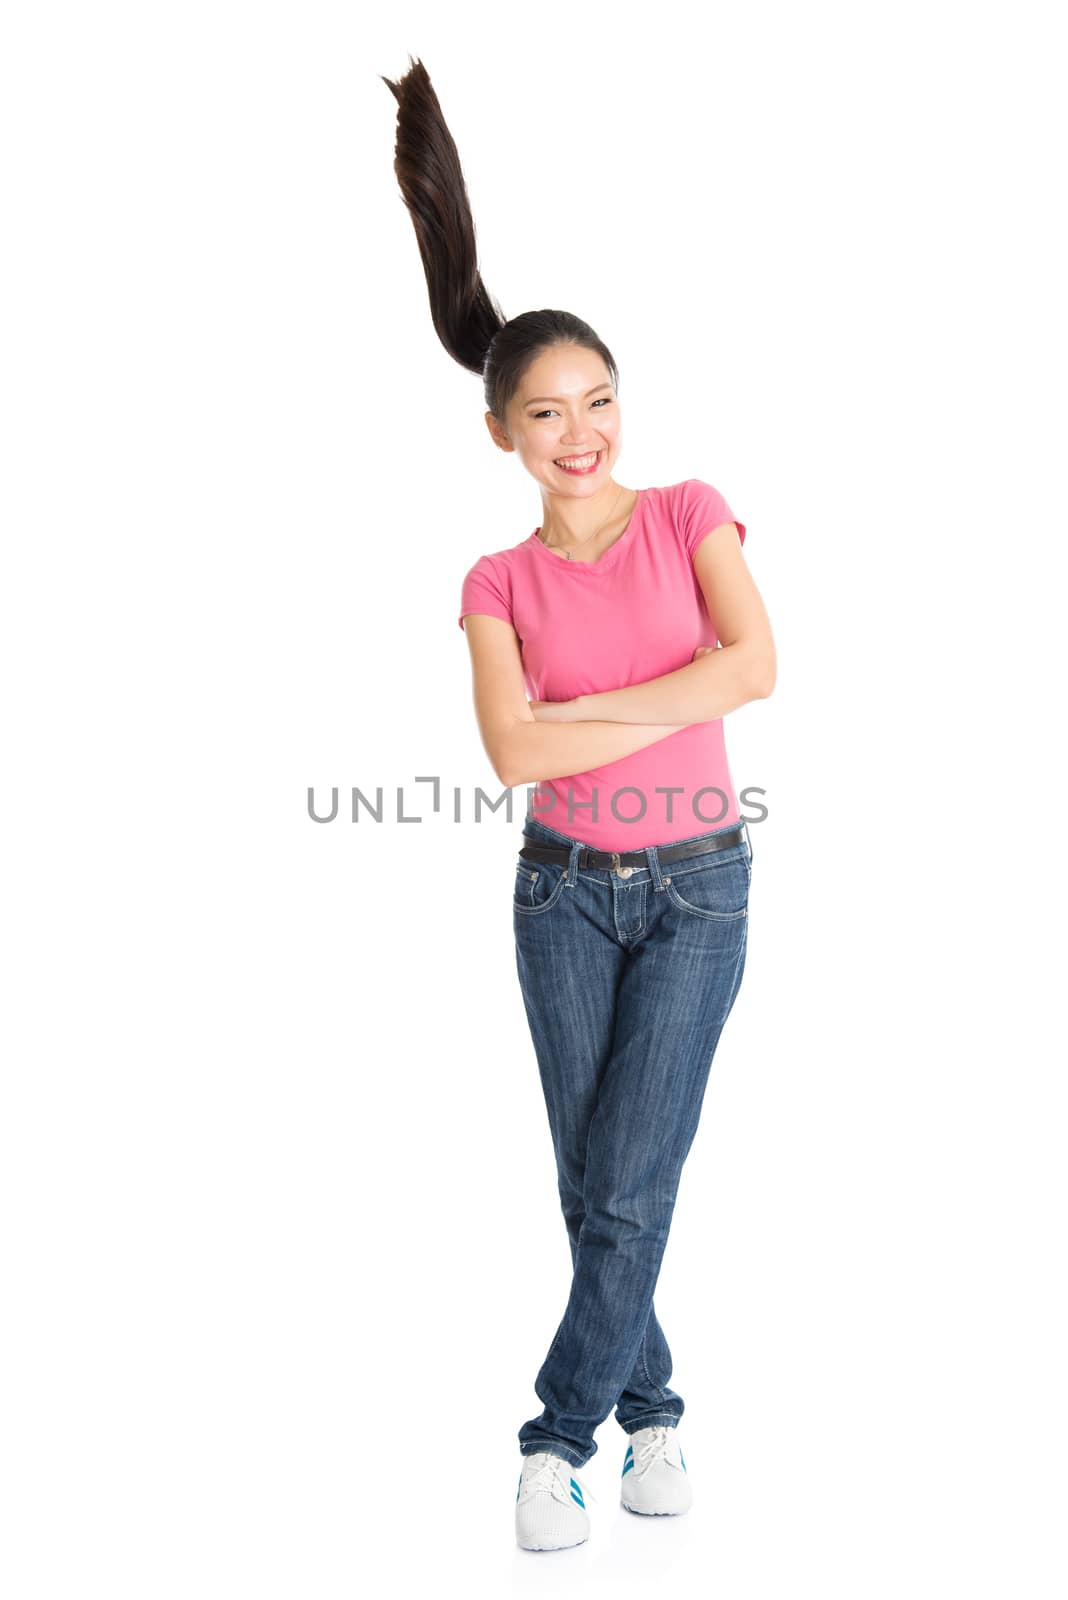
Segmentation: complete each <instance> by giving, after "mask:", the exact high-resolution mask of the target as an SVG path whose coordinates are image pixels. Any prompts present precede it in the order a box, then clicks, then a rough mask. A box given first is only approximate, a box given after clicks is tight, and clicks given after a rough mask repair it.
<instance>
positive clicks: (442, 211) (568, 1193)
mask: <svg viewBox="0 0 1068 1600" xmlns="http://www.w3.org/2000/svg"><path fill="white" fill-rule="evenodd" d="M409 59H410V60H412V58H409ZM384 81H385V82H386V83H387V84H388V85H389V87H390V89H391V90H392V91H393V94H394V95H395V96H396V99H397V102H398V107H399V109H398V113H397V144H396V161H395V171H396V174H397V178H398V181H399V183H400V187H401V192H402V195H403V197H404V200H405V202H406V204H407V206H408V208H409V210H410V212H411V216H412V220H413V222H414V225H415V231H416V237H417V240H418V243H419V249H420V253H421V255H422V260H423V267H424V270H425V273H426V280H427V285H428V288H429V293H430V306H431V314H432V317H433V321H434V326H435V328H436V329H437V332H438V335H439V337H440V339H441V342H442V344H443V345H444V346H445V349H446V350H447V351H448V352H449V354H450V355H451V356H453V357H454V359H455V360H457V361H459V362H460V363H461V364H462V365H463V366H465V367H467V368H469V369H470V370H471V371H472V372H477V373H478V374H479V375H480V376H481V377H482V379H483V381H484V387H485V400H486V405H487V408H488V409H487V411H486V417H485V420H486V424H487V427H488V428H489V432H490V435H491V437H492V439H493V441H494V443H495V444H496V445H497V446H498V448H499V449H501V450H504V451H509V452H514V453H515V454H516V455H517V456H518V457H519V460H520V462H521V464H522V466H523V467H524V468H525V469H526V471H527V472H528V473H529V474H530V476H531V477H532V478H533V479H534V481H535V483H536V484H537V485H538V488H539V490H540V493H541V505H542V516H541V523H540V526H539V527H538V528H537V529H536V530H535V531H534V532H533V533H532V534H530V535H529V537H527V538H525V539H523V540H522V541H521V542H520V543H518V544H515V545H512V546H509V547H508V548H506V549H503V550H499V551H496V552H495V553H493V554H490V555H485V556H482V557H481V558H480V559H479V560H478V561H476V562H475V564H474V566H473V567H472V568H471V569H470V571H469V572H468V573H467V575H466V577H465V578H464V580H463V588H462V604H461V612H460V618H459V621H460V626H461V628H465V632H466V634H467V640H468V646H469V649H470V653H471V662H472V669H473V679H474V700H475V710H476V715H477V718H478V724H479V729H480V732H481V735H482V740H483V743H484V745H485V749H486V753H487V755H488V756H489V759H490V761H491V762H492V764H493V767H494V770H495V772H496V773H497V776H498V778H499V779H500V781H501V782H502V783H503V784H505V785H507V786H509V787H511V786H513V785H516V784H528V783H529V784H534V785H536V787H535V788H534V789H533V790H532V791H531V796H530V810H529V812H528V814H527V816H526V819H525V822H524V827H523V836H522V842H521V847H520V848H519V852H518V857H517V860H516V863H515V883H514V890H513V921H514V929H515V942H516V959H517V967H518V973H519V981H520V987H521V990H522V995H523V1001H524V1005H525V1007H526V1013H527V1018H528V1021H529V1025H530V1030H531V1037H532V1040H533V1044H534V1049H535V1054H536V1058H537V1062H538V1068H539V1072H540V1076H541V1081H542V1086H543V1089H544V1093H545V1103H546V1107H547V1109H548V1114H549V1125H550V1129H551V1132H552V1139H553V1147H554V1151H555V1156H556V1166H557V1173H558V1183H559V1193H560V1201H561V1205H562V1207H563V1213H564V1219H565V1222H566V1224H567V1231H568V1237H569V1240H570V1245H571V1256H572V1265H573V1276H572V1283H571V1293H570V1297H569V1299H568V1303H567V1307H566V1310H565V1311H564V1315H563V1318H562V1320H561V1322H560V1325H559V1327H558V1328H557V1331H556V1335H555V1337H554V1339H553V1341H552V1344H551V1346H550V1348H549V1351H548V1354H547V1355H546V1357H545V1361H544V1364H543V1365H542V1367H541V1370H540V1372H539V1373H538V1375H537V1378H536V1380H535V1391H536V1393H537V1395H538V1397H539V1399H541V1401H542V1402H543V1405H544V1409H543V1410H542V1412H541V1413H540V1415H538V1416H537V1417H534V1418H532V1419H531V1420H529V1421H528V1422H525V1423H524V1424H523V1426H522V1427H521V1429H520V1430H519V1444H520V1451H521V1455H522V1470H521V1473H520V1479H519V1492H518V1495H517V1498H516V1508H515V1516H516V1535H517V1539H518V1542H519V1544H520V1545H521V1546H522V1547H523V1548H525V1549H531V1550H545V1549H559V1548H562V1547H564V1546H566V1545H574V1544H579V1543H581V1542H582V1541H583V1540H584V1539H586V1538H587V1537H588V1534H589V1518H588V1515H587V1512H586V1510H585V1506H584V1498H585V1493H584V1486H583V1484H582V1482H581V1480H579V1479H578V1478H577V1477H576V1471H577V1469H578V1468H580V1467H582V1466H584V1465H585V1463H586V1462H587V1461H588V1460H589V1459H590V1457H591V1456H592V1455H593V1454H594V1452H595V1451H596V1449H597V1445H596V1443H595V1441H594V1437H593V1435H594V1430H595V1428H596V1427H597V1426H598V1425H599V1424H600V1423H601V1422H603V1421H604V1419H605V1418H606V1417H607V1416H608V1414H609V1412H610V1411H611V1410H612V1408H613V1407H615V1415H616V1419H617V1420H618V1422H619V1423H620V1425H621V1426H622V1428H623V1431H624V1432H625V1433H627V1434H629V1435H630V1443H629V1446H628V1447H627V1450H626V1453H625V1456H624V1458H623V1475H622V1491H621V1492H622V1500H623V1504H624V1505H625V1506H627V1507H628V1508H629V1509H631V1510H633V1511H638V1512H645V1513H651V1514H670V1513H678V1512H682V1511H685V1510H687V1509H688V1508H689V1506H690V1504H691V1499H692V1491H691V1487H690V1480H689V1477H688V1474H687V1470H686V1464H685V1461H684V1459H683V1455H682V1451H681V1449H680V1447H679V1440H678V1434H677V1429H678V1423H679V1419H680V1418H681V1416H682V1414H683V1409H684V1406H683V1401H682V1397H681V1396H680V1395H679V1394H678V1393H676V1391H675V1390H673V1389H671V1388H669V1387H668V1379H669V1378H670V1376H671V1354H670V1351H669V1349H668V1344H667V1340H666V1339H665V1337H664V1332H663V1329H662V1328H661V1326H660V1323H659V1321H658V1320H657V1316H656V1311H655V1309H654V1306H653V1291H654V1288H655V1286H656V1282H657V1277H658V1275H659V1271H660V1265H661V1260H662V1258H663V1254H664V1248H665V1245H666V1243H667V1238H668V1230H669V1227H670V1224H671V1218H672V1213H673V1210H674V1205H675V1198H676V1193H677V1189H678V1184H679V1179H680V1175H681V1172H682V1167H683V1163H684V1161H685V1159H686V1156H687V1154H688V1152H689V1149H690V1145H691V1143H692V1141H693V1137H694V1134H695V1133H696V1131H697V1125H698V1119H699V1116H700V1111H701V1103H702V1100H703V1097H704V1092H705V1086H706V1084H707V1081H708V1076H709V1070H710V1067H711V1063H712V1058H713V1055H714V1053H715V1049H716V1045H717V1043H718V1040H719V1037H720V1033H721V1030H722V1028H723V1025H724V1023H725V1022H726V1020H727V1017H728V1015H729V1013H730V1011H731V1008H732V1006H733V1004H734V1000H735V997H736V995H737V993H738V988H739V985H740V983H741V978H742V972H743V969H744V966H745V951H746V933H747V928H748V903H749V885H750V878H751V865H752V850H751V847H750V841H749V830H748V826H747V824H746V822H745V821H744V820H743V819H742V818H740V816H739V813H738V804H737V799H736V796H735V793H734V788H733V784H732V782H731V776H730V771H729V769H728V765H727V760H726V754H725V750H724V743H723V724H722V720H721V719H722V718H723V716H724V715H725V714H726V713H727V712H729V711H733V710H735V709H736V708H737V707H738V706H741V705H745V704H746V702H747V701H750V700H754V699H758V698H761V697H763V696H766V695H768V694H770V693H771V691H772V688H773V686H774V681H775V670H776V669H775V647H774V643H773V640H772V635H771V628H770V625H769V623H768V618H767V613H766V611H765V609H764V606H763V603H762V602H761V599H760V596H759V594H758V592H757V589H756V586H755V585H754V583H753V580H752V578H751V577H750V575H749V571H748V568H747V566H746V563H745V560H744V557H743V555H742V548H741V547H742V542H743V540H744V538H745V524H744V523H741V522H738V521H737V519H736V518H735V516H734V514H733V512H732V511H731V510H730V507H729V506H728V505H727V502H726V501H725V500H724V498H723V496H722V495H721V494H720V493H719V491H718V490H717V489H715V488H714V487H713V486H712V485H710V484H708V483H705V482H703V481H702V480H701V479H699V478H689V479H686V480H684V481H683V482H681V483H677V484H672V485H669V486H667V487H651V488H645V489H629V488H626V487H625V486H624V485H623V484H621V483H620V482H619V481H618V480H617V479H616V478H615V477H614V475H613V473H614V469H615V465H616V462H617V460H618V457H619V454H620V449H621V445H622V426H621V419H620V408H619V397H618V373H617V370H616V366H615V363H614V361H613V359H612V356H611V354H610V353H609V351H608V349H607V348H606V346H605V345H604V344H603V343H602V341H601V340H600V339H599V338H598V337H597V335H596V334H595V333H594V331H593V329H592V328H591V327H589V325H588V324H587V323H585V322H583V321H582V320H581V319H580V318H579V317H576V316H572V315H571V314H569V313H567V312H564V311H552V310H547V311H532V312H526V313H524V314H523V315H522V316H518V317H513V318H511V319H510V320H509V319H506V318H505V317H504V315H503V313H501V311H500V309H499V308H498V307H497V305H496V303H495V302H494V301H492V300H491V298H490V296H489V294H488V293H487V291H486V289H485V287H484V285H483V283H482V279H481V276H480V274H479V271H478V266H477V261H476V251H475V233H474V226H473V222H472V218H471V213H470V208H469V204H468V198H467V190H466V186H465V183H464V179H463V174H462V171H461V167H460V162H459V158H458V155H457V152H456V147H455V144H454V143H453V140H452V137H451V135H450V134H449V131H448V128H447V127H446V124H445V121H444V119H443V116H442V113H441V108H440V106H439V104H438V100H437V97H436V95H435V93H434V90H433V87H432V85H431V83H430V79H429V77H428V75H427V73H426V70H425V68H424V67H423V66H422V64H421V63H419V62H416V61H414V60H412V66H411V70H410V71H409V72H408V73H407V75H406V76H405V77H403V78H401V79H400V80H399V81H397V82H391V81H390V80H389V79H388V78H387V79H385V80H384ZM465 621H466V627H465ZM527 686H529V687H530V688H531V690H532V691H533V693H534V694H535V695H536V696H537V698H535V699H532V700H530V701H528V699H527V694H526V687H527ZM585 1492H588V1491H585Z"/></svg>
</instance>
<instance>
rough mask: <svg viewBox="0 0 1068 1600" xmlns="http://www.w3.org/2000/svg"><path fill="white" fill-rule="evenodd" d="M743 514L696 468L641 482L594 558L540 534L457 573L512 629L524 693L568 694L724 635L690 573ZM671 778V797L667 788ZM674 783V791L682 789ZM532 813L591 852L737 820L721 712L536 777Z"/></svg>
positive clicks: (467, 592) (655, 674) (684, 662)
mask: <svg viewBox="0 0 1068 1600" xmlns="http://www.w3.org/2000/svg"><path fill="white" fill-rule="evenodd" d="M724 522H734V523H736V525H737V528H738V537H739V539H740V541H741V542H742V543H744V542H745V524H744V523H743V522H738V520H737V518H736V517H735V515H734V512H733V511H732V510H731V509H730V507H729V506H728V504H727V502H726V500H724V498H723V496H722V495H721V494H720V492H719V490H718V489H714V488H713V487H712V485H711V484H709V483H703V482H702V481H701V479H700V478H687V479H686V480H685V482H683V483H675V484H671V485H669V486H668V487H666V488H658V489H642V490H640V491H639V494H638V499H637V502H636V503H635V506H634V510H633V512H632V513H631V518H630V522H629V523H628V524H627V528H626V531H625V533H624V534H623V536H622V538H620V539H617V540H616V542H615V544H613V545H609V547H608V549H607V550H606V551H605V553H604V555H603V556H602V557H601V558H600V560H599V561H594V562H589V561H568V560H566V559H565V558H564V557H563V556H559V555H554V554H553V552H552V551H551V550H548V549H547V548H546V547H545V545H543V544H542V542H541V540H540V538H539V537H538V533H537V531H535V532H534V533H532V534H531V535H530V537H529V538H528V539H524V540H523V542H522V543H521V544H517V545H514V546H513V547H512V548H511V549H509V550H498V551H496V552H495V553H494V554H493V555H486V556H480V557H479V559H478V560H477V561H476V562H475V564H474V566H473V567H472V568H471V569H470V571H469V572H468V573H467V576H466V577H465V578H464V580H463V590H462V597H461V605H460V619H459V621H460V627H461V628H462V627H463V625H464V624H463V619H464V617H465V616H466V615H467V614H468V613H469V612H472V611H477V612H485V613H488V615H489V616H491V617H502V618H503V619H504V620H505V621H506V622H510V623H511V624H512V626H513V628H514V629H515V631H516V633H517V635H518V637H519V642H520V646H521V649H522V656H523V671H524V676H525V679H526V686H527V695H528V698H529V699H531V700H573V699H574V698H575V697H576V695H580V694H600V693H603V692H604V691H605V690H608V689H623V688H626V687H627V686H628V685H630V684H633V683H645V682H646V680H647V679H649V678H659V677H662V676H663V675H664V673H666V672H675V671H677V670H678V668H679V667H685V666H688V665H689V663H690V662H691V661H692V660H693V653H694V651H695V650H696V648H697V646H698V645H712V646H715V645H717V644H718V643H719V640H718V638H717V635H716V630H715V628H714V627H713V625H712V620H711V618H710V617H709V614H708V608H707V606H706V605H705V600H704V594H703V592H702V589H701V585H700V583H699V582H698V580H697V574H696V572H695V571H694V565H693V558H694V553H695V551H696V550H697V546H698V545H699V544H700V543H701V540H702V539H703V538H704V536H705V534H708V533H711V532H712V530H713V528H718V527H719V526H720V525H721V524H722V523H724ZM665 789H670V790H671V791H672V792H671V793H670V794H665V793H664V792H663V791H664V790H665ZM676 791H677V792H676ZM530 806H531V814H532V815H533V816H535V817H537V818H538V820H539V821H541V822H545V823H547V824H548V825H549V827H550V828H555V829H556V831H557V832H558V833H564V834H567V835H568V837H569V838H572V839H580V840H581V841H582V842H583V843H584V844H588V845H591V846H592V847H593V848H595V849H598V850H641V849H644V848H645V847H646V846H647V845H653V844H655V845H662V844H671V843H673V842H674V841H675V840H677V839H690V838H693V837H694V835H695V834H700V833H708V832H710V831H711V830H712V829H713V828H718V827H726V826H727V825H728V824H729V823H731V822H736V821H737V820H738V802H737V798H736V796H735V792H734V785H733V783H732V782H731V775H730V770H729V768H728V765H727V753H726V749H725V746H724V740H723V720H722V718H719V717H717V718H716V720H715V721H714V722H695V723H692V724H691V725H690V726H689V727H686V728H682V729H681V730H680V731H679V732H678V733H671V734H667V735H665V737H664V738H662V739H659V740H657V741H656V743H655V744H650V745H646V747H645V749H644V750H636V751H635V752H634V753H633V755H629V756H623V757H622V758H621V759H620V760H619V761H612V762H609V763H608V765H607V766H602V767H594V768H592V769H591V770H590V771H589V772H580V773H576V774H574V775H572V776H571V777H563V778H551V779H543V780H542V781H541V782H540V783H539V784H538V785H537V786H536V788H535V789H534V792H533V794H532V796H531V799H530Z"/></svg>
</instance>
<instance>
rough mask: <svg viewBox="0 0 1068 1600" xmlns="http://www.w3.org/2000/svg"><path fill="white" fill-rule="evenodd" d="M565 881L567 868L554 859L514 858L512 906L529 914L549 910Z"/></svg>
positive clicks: (561, 890) (557, 897) (558, 896)
mask: <svg viewBox="0 0 1068 1600" xmlns="http://www.w3.org/2000/svg"><path fill="white" fill-rule="evenodd" d="M566 881H567V869H566V867H563V866H561V865H559V864H558V863H557V862H555V861H530V862H528V861H524V859H523V857H522V856H519V857H518V858H517V860H516V866H515V890H514V893H513V898H512V906H513V909H514V910H515V911H519V912H522V913H523V914H524V915H526V916H529V915H530V914H532V913H537V912H540V911H549V910H550V909H551V908H552V907H553V906H554V905H555V904H556V902H557V900H558V899H559V898H560V895H561V893H562V892H563V888H564V884H565V882H566Z"/></svg>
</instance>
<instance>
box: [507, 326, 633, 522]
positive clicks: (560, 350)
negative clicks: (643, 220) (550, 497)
mask: <svg viewBox="0 0 1068 1600" xmlns="http://www.w3.org/2000/svg"><path fill="white" fill-rule="evenodd" d="M486 422H487V424H488V426H489V429H490V432H491V434H492V435H493V437H494V439H495V440H496V442H497V443H498V444H499V445H500V447H501V449H502V450H514V451H515V452H516V454H517V455H518V456H519V459H520V461H521V462H522V463H523V465H524V467H525V468H526V469H527V471H528V472H529V473H530V475H531V477H532V478H536V479H537V481H538V483H539V484H541V486H542V488H543V489H545V490H548V492H549V493H550V494H554V495H565V496H567V497H568V498H570V499H582V500H589V499H592V498H593V497H594V496H595V495H596V494H597V492H598V491H599V490H600V489H603V488H604V487H605V485H606V484H607V483H608V480H609V477H610V475H611V472H612V468H613V466H614V465H615V462H616V459H617V457H618V456H619V452H620V450H621V449H622V447H623V430H622V421H621V418H620V414H619V401H618V400H617V399H616V392H615V389H614V388H613V387H612V381H611V379H610V377H609V375H608V368H607V367H606V366H605V364H604V361H603V360H602V358H601V357H600V356H599V355H597V353H596V352H595V351H593V350H587V349H584V348H582V347H580V346H577V345H571V344H568V345H555V346H554V347H553V348H552V349H551V350H545V351H543V352H542V354H541V355H540V356H538V357H537V358H536V360H534V361H533V362H532V363H531V365H530V366H529V367H528V368H527V370H526V373H525V374H524V376H523V379H522V381H521V382H520V385H519V388H518V390H517V392H516V394H515V395H514V396H513V398H512V403H511V405H510V406H509V407H508V418H507V422H508V426H507V429H506V430H503V429H501V427H500V425H499V423H498V422H497V420H496V418H495V417H494V416H493V414H492V412H489V411H487V412H486ZM593 455H596V458H597V459H596V460H595V461H594V462H593V463H592V464H590V463H587V462H583V465H584V466H586V467H587V470H585V471H582V470H577V469H573V468H570V467H569V466H567V465H564V466H561V465H560V463H561V461H563V462H565V463H566V462H573V461H574V460H575V459H576V458H579V457H586V456H593Z"/></svg>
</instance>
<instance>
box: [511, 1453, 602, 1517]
mask: <svg viewBox="0 0 1068 1600" xmlns="http://www.w3.org/2000/svg"><path fill="white" fill-rule="evenodd" d="M572 1478H574V1480H575V1482H576V1483H577V1484H578V1486H579V1488H580V1489H581V1490H582V1498H583V1500H585V1499H586V1497H587V1496H589V1498H590V1499H591V1500H594V1501H595V1500H596V1499H597V1496H596V1495H595V1494H594V1492H593V1490H592V1489H591V1488H590V1487H589V1485H588V1484H586V1483H584V1482H583V1481H582V1479H581V1478H580V1477H579V1475H578V1473H577V1472H576V1471H575V1469H574V1467H572V1466H569V1465H568V1463H567V1462H566V1461H565V1460H564V1458H563V1456H555V1455H553V1454H552V1453H551V1452H547V1453H546V1457H545V1460H544V1461H543V1462H542V1464H541V1466H540V1467H536V1468H535V1470H534V1471H533V1472H531V1473H530V1474H529V1476H527V1477H526V1479H525V1481H524V1484H523V1489H524V1494H523V1498H524V1500H525V1499H526V1498H527V1496H528V1495H532V1494H534V1493H535V1492H536V1491H537V1490H538V1489H548V1490H549V1492H550V1494H551V1495H552V1496H553V1498H554V1499H556V1500H562V1501H563V1502H564V1504H565V1505H574V1504H575V1501H574V1498H573V1496H572V1494H571V1479H572Z"/></svg>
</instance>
